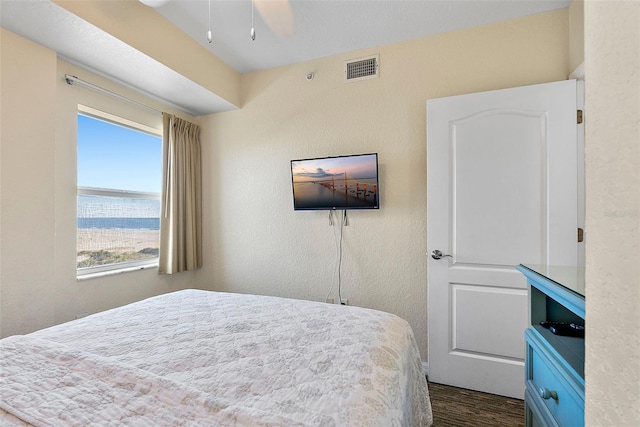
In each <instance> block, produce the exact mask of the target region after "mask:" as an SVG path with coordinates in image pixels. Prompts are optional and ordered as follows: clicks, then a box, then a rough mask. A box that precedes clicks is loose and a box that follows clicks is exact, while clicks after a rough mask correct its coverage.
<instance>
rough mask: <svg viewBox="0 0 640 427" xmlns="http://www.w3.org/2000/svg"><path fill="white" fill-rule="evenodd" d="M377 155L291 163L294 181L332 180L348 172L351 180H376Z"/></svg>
mask: <svg viewBox="0 0 640 427" xmlns="http://www.w3.org/2000/svg"><path fill="white" fill-rule="evenodd" d="M377 166H378V165H377V164H376V155H375V154H368V155H356V156H344V157H328V158H322V159H308V160H294V161H292V162H291V170H292V174H293V180H294V181H295V182H307V181H315V180H318V181H320V180H323V179H330V178H331V177H332V176H340V177H342V175H343V174H344V173H345V172H346V173H347V175H348V177H349V178H352V179H354V178H363V179H364V178H368V179H371V178H376V177H377Z"/></svg>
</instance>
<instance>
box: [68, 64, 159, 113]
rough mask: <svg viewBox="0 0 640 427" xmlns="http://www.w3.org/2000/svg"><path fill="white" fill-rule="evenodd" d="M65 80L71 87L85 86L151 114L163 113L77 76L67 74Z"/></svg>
mask: <svg viewBox="0 0 640 427" xmlns="http://www.w3.org/2000/svg"><path fill="white" fill-rule="evenodd" d="M64 79H65V80H66V82H67V84H69V85H73V84H79V85H80V86H84V87H86V88H89V89H91V90H95V91H96V92H100V93H103V94H105V95H109V96H111V97H113V98H116V99H118V100H120V101H124V102H126V103H128V104H131V105H133V106H134V107H138V108H140V109H142V110H147V111H150V112H152V113H156V114H162V111H160V110H156V109H155V108H152V107H149V106H148V105H144V104H141V103H139V102H137V101H134V100H133V99H129V98H126V97H124V96H122V95H118V94H117V93H115V92H111V91H110V90H107V89H104V88H101V87H100V86H96V85H94V84H93V83H89V82H87V81H84V80H82V79H79V78H78V77H77V76H72V75H70V74H65V75H64Z"/></svg>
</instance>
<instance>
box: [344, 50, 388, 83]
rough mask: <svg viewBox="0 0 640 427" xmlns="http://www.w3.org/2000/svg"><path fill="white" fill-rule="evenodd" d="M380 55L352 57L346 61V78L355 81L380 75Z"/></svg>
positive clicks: (348, 80)
mask: <svg viewBox="0 0 640 427" xmlns="http://www.w3.org/2000/svg"><path fill="white" fill-rule="evenodd" d="M379 60H380V57H379V56H378V55H373V56H368V57H366V58H358V59H350V60H348V61H345V63H344V80H345V81H346V82H355V81H359V80H366V79H375V78H377V77H378V62H379Z"/></svg>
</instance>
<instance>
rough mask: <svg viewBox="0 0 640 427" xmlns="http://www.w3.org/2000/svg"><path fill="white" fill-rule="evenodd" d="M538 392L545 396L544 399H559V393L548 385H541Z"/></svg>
mask: <svg viewBox="0 0 640 427" xmlns="http://www.w3.org/2000/svg"><path fill="white" fill-rule="evenodd" d="M538 392H539V393H540V397H541V398H543V399H544V400H548V399H553V400H558V393H556V392H555V391H553V390H549V389H548V388H546V387H540V389H539V390H538Z"/></svg>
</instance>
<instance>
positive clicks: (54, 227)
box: [0, 30, 194, 337]
mask: <svg viewBox="0 0 640 427" xmlns="http://www.w3.org/2000/svg"><path fill="white" fill-rule="evenodd" d="M0 31H1V37H2V40H1V41H2V61H1V65H2V67H1V73H0V74H1V76H2V97H1V98H2V99H1V102H2V133H1V139H0V144H1V145H0V147H1V153H2V156H1V178H2V179H1V184H2V186H1V193H0V195H1V198H0V201H1V203H2V205H1V214H2V216H1V221H0V245H1V246H0V267H1V269H0V336H1V337H5V336H8V335H13V334H24V333H28V332H32V331H34V330H36V329H40V328H43V327H46V326H51V325H54V324H57V323H61V322H65V321H68V320H72V319H75V318H76V316H77V315H79V314H84V313H94V312H96V311H101V310H105V309H108V308H112V307H115V306H119V305H123V304H127V303H129V302H132V301H135V300H139V299H142V298H145V297H149V296H152V295H158V294H161V293H164V292H168V291H171V290H176V289H181V288H185V287H189V286H191V285H192V283H193V279H194V274H193V273H191V272H190V273H183V274H180V275H176V276H173V277H170V276H159V275H158V274H157V272H156V271H155V270H153V269H150V270H145V271H136V272H131V273H127V274H119V275H115V276H108V277H102V278H96V279H90V280H82V281H77V280H76V267H75V265H76V133H77V131H76V121H77V112H78V104H79V103H81V104H84V105H87V106H91V107H94V108H97V109H100V110H102V111H106V112H109V113H112V114H116V115H120V116H122V115H126V117H128V118H130V119H133V120H135V121H138V122H140V123H143V124H146V125H148V126H156V127H157V126H160V127H161V126H162V124H161V118H160V116H157V115H150V114H149V113H147V112H144V111H142V110H138V109H136V108H134V107H132V106H130V105H128V104H123V103H121V102H118V101H115V100H113V99H112V98H110V97H106V96H104V95H100V94H97V93H96V92H93V91H90V90H87V89H85V88H82V87H80V86H69V85H67V84H66V83H65V81H64V74H73V75H78V76H80V77H81V78H83V79H85V80H87V81H90V82H92V83H96V84H98V85H100V86H102V87H105V88H107V89H110V90H112V91H115V92H118V93H120V94H123V95H125V96H128V97H129V98H132V99H136V100H138V101H139V102H143V103H145V104H147V105H151V106H155V107H156V108H161V106H159V105H157V103H154V102H153V101H151V100H149V99H145V98H144V97H142V96H141V95H140V94H138V93H136V92H133V91H130V90H127V89H125V88H123V87H121V86H118V85H116V84H114V83H112V82H109V81H107V80H106V79H104V78H101V77H99V76H97V75H94V74H92V73H89V72H88V71H85V70H82V69H79V68H77V67H75V66H72V65H70V64H67V63H65V62H63V61H59V60H57V58H56V53H55V52H53V51H51V50H49V49H46V48H44V47H42V46H40V45H37V44H35V43H33V42H31V41H29V40H26V39H24V38H22V37H20V36H17V35H15V34H13V33H11V32H8V31H5V30H0ZM174 113H175V112H174ZM187 118H188V117H187ZM191 119H192V120H193V118H191Z"/></svg>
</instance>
